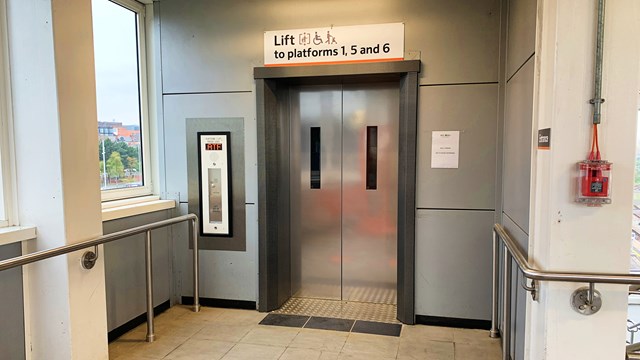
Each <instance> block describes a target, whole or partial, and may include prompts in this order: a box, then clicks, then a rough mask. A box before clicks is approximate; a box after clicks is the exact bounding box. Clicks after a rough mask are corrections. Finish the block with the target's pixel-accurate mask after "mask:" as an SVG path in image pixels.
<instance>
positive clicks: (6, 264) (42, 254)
mask: <svg viewBox="0 0 640 360" xmlns="http://www.w3.org/2000/svg"><path fill="white" fill-rule="evenodd" d="M184 221H191V227H192V228H191V230H192V241H193V311H194V312H199V311H200V294H199V288H200V276H199V274H200V272H199V256H198V217H197V216H196V215H195V214H187V215H182V216H177V217H174V218H171V219H166V220H161V221H157V222H154V223H151V224H146V225H142V226H138V227H134V228H131V229H126V230H122V231H118V232H114V233H111V234H107V235H102V236H99V237H97V238H95V239H90V240H85V241H80V242H78V243H75V244H69V245H64V246H60V247H57V248H53V249H47V250H41V251H37V252H34V253H31V254H27V255H22V256H16V257H14V258H11V259H7V260H3V261H0V271H3V270H8V269H11V268H15V267H18V266H24V265H28V264H31V263H34V262H37V261H40V260H45V259H49V258H52V257H55V256H59V255H64V254H69V253H72V252H74V251H78V250H82V249H87V248H91V247H97V246H98V245H102V244H106V243H108V242H111V241H115V240H120V239H123V238H126V237H129V236H132V235H137V234H142V233H146V239H145V275H146V297H147V336H146V340H147V342H153V341H154V339H155V334H154V324H153V312H154V309H153V276H152V263H151V261H152V260H151V259H152V256H151V230H154V229H159V228H162V227H165V226H169V225H174V224H178V223H181V222H184ZM85 255H86V254H85ZM96 259H97V254H95V253H94V254H93V256H92V257H91V259H90V260H92V261H94V262H95V260H96ZM91 267H92V266H91Z"/></svg>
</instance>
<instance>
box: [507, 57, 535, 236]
mask: <svg viewBox="0 0 640 360" xmlns="http://www.w3.org/2000/svg"><path fill="white" fill-rule="evenodd" d="M533 71H534V61H533V58H531V59H529V61H527V63H526V64H525V65H524V66H523V67H522V69H520V71H518V72H517V73H516V75H515V76H514V77H513V78H512V79H511V80H510V81H509V82H508V83H507V89H506V92H507V96H506V109H505V118H504V158H503V161H504V163H503V166H504V167H503V196H504V198H503V199H504V200H503V204H504V213H505V214H507V215H508V216H509V217H510V218H511V219H512V220H513V221H514V222H515V223H516V224H518V226H520V228H522V229H524V231H525V232H526V233H527V234H528V233H529V192H530V182H531V180H530V175H531V146H532V144H531V142H532V118H533V76H534V73H533Z"/></svg>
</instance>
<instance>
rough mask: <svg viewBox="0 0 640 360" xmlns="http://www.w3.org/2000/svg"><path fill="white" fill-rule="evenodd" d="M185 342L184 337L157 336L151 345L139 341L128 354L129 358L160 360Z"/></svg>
mask: <svg viewBox="0 0 640 360" xmlns="http://www.w3.org/2000/svg"><path fill="white" fill-rule="evenodd" d="M185 341H187V338H186V337H173V336H160V335H159V336H157V337H156V340H155V341H154V342H152V343H148V342H146V341H139V342H138V346H136V347H135V348H133V350H132V351H131V352H130V353H129V356H132V357H133V356H146V357H150V358H154V359H162V358H163V357H165V356H167V355H168V354H169V353H170V352H172V351H173V350H175V349H176V348H177V347H178V346H180V345H182V344H183V343H184V342H185Z"/></svg>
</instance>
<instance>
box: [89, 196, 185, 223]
mask: <svg viewBox="0 0 640 360" xmlns="http://www.w3.org/2000/svg"><path fill="white" fill-rule="evenodd" d="M175 207H176V202H175V200H160V197H159V196H143V197H139V198H132V199H124V200H116V201H108V202H103V203H102V221H103V222H105V221H110V220H116V219H122V218H125V217H129V216H135V215H142V214H147V213H151V212H155V211H161V210H168V209H173V208H175Z"/></svg>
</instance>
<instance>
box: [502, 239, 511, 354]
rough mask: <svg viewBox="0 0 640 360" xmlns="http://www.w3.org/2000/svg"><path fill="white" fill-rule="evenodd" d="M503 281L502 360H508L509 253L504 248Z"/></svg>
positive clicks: (509, 341) (509, 346) (509, 344)
mask: <svg viewBox="0 0 640 360" xmlns="http://www.w3.org/2000/svg"><path fill="white" fill-rule="evenodd" d="M503 266H504V277H503V279H504V283H503V284H502V288H503V294H502V295H503V298H502V301H503V303H502V319H503V321H504V324H503V325H502V360H510V353H511V275H512V274H511V255H510V254H509V251H508V250H507V249H506V248H505V249H504V264H503Z"/></svg>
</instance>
